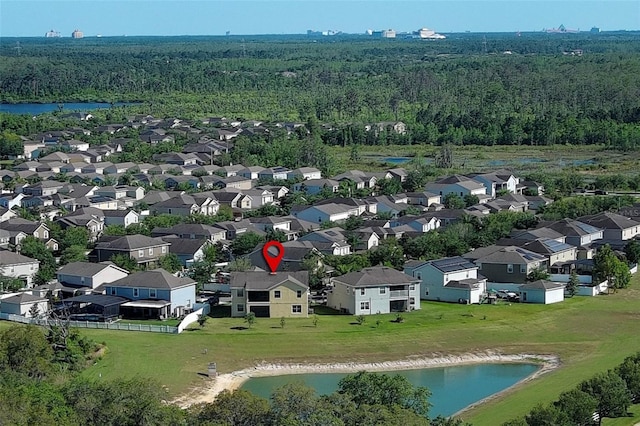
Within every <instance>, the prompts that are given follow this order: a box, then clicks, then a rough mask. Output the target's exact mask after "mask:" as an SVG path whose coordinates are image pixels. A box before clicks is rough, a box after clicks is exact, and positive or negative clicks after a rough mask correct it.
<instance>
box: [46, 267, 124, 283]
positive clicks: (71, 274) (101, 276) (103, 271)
mask: <svg viewBox="0 0 640 426" xmlns="http://www.w3.org/2000/svg"><path fill="white" fill-rule="evenodd" d="M127 275H129V272H128V271H126V270H124V269H122V268H120V267H118V266H116V265H114V264H113V263H111V262H100V263H91V262H72V263H67V264H66V265H64V266H63V267H62V268H60V269H58V275H57V277H58V282H60V283H62V284H64V285H65V286H67V287H74V288H80V287H88V288H92V289H95V288H97V287H98V286H101V285H102V284H106V283H110V282H113V281H116V280H119V279H121V278H124V277H126V276H127Z"/></svg>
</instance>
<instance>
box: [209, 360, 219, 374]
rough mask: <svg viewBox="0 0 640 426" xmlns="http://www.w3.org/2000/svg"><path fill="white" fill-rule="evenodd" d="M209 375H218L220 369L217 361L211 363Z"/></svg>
mask: <svg viewBox="0 0 640 426" xmlns="http://www.w3.org/2000/svg"><path fill="white" fill-rule="evenodd" d="M208 371H209V373H208V374H209V377H218V370H217V368H216V363H215V362H210V363H209V370H208Z"/></svg>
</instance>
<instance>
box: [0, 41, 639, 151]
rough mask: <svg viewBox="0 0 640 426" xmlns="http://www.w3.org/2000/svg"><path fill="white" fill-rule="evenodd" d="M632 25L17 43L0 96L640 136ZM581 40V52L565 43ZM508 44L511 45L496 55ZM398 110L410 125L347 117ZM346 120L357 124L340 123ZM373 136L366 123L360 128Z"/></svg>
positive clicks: (485, 136)
mask: <svg viewBox="0 0 640 426" xmlns="http://www.w3.org/2000/svg"><path fill="white" fill-rule="evenodd" d="M638 43H640V42H639V41H638V40H637V39H636V38H634V37H633V36H631V35H629V36H624V35H617V36H616V38H613V37H611V36H601V37H597V36H591V35H584V34H581V35H557V37H555V36H554V37H551V36H549V35H542V34H540V35H533V34H529V35H523V36H522V37H515V36H511V35H501V36H498V35H496V36H492V37H490V39H489V40H488V41H487V44H486V45H487V47H488V49H487V52H486V53H484V51H483V44H484V43H483V41H482V39H480V38H478V37H477V36H471V35H470V36H467V37H463V36H458V37H452V38H451V39H448V40H445V41H443V42H438V43H420V42H417V41H415V40H413V41H411V40H394V41H392V42H389V41H386V40H374V39H366V38H343V39H334V40H331V42H328V40H326V39H325V40H323V39H313V40H309V39H300V38H297V39H296V38H283V39H270V38H255V39H251V40H241V39H238V38H229V39H221V38H210V39H207V38H184V39H179V38H166V39H156V38H134V39H131V40H123V39H103V40H88V39H87V40H83V41H80V42H76V41H71V40H59V41H53V42H52V41H49V40H25V41H22V40H21V49H20V55H19V56H18V55H17V54H16V50H15V49H13V47H15V46H14V45H12V44H10V41H7V42H3V43H2V45H0V56H1V57H2V61H0V93H2V100H3V101H24V100H31V101H43V100H49V101H56V102H64V101H72V100H107V101H116V100H140V101H143V102H144V105H142V106H141V108H144V112H146V113H149V112H150V113H156V114H160V113H162V112H166V113H167V114H178V115H180V116H182V117H187V118H188V117H198V116H202V115H204V114H212V115H231V114H233V115H241V116H244V117H247V118H256V119H262V120H270V121H274V120H300V121H304V120H306V117H308V116H309V115H310V114H311V115H314V116H315V117H316V118H317V119H318V120H320V121H322V122H329V123H333V124H335V125H336V126H335V127H334V130H332V131H330V132H327V134H326V136H325V137H324V138H323V139H324V140H325V142H327V143H336V144H349V143H366V144H389V143H394V142H395V143H434V144H435V143H438V144H439V143H443V142H447V143H453V144H482V145H495V144H508V145H514V144H516V145H517V144H528V145H550V144H554V143H572V144H593V143H598V144H604V145H606V146H609V147H615V148H620V149H634V148H636V147H637V145H638V144H639V143H640V129H639V127H638V124H637V123H638V120H639V119H640V100H639V99H638V97H637V96H636V94H637V92H638V88H640V60H639V58H638V55H637V47H638ZM575 49H581V50H582V51H583V52H584V55H583V56H577V55H565V54H563V53H566V52H571V51H574V50H575ZM505 51H509V52H511V54H503V52H505ZM389 120H402V121H404V122H406V123H407V124H408V125H409V133H408V134H407V135H397V134H395V133H393V132H386V131H383V132H382V135H380V134H378V135H376V136H375V137H372V135H371V133H370V132H362V131H361V128H360V126H355V125H353V124H355V123H367V122H369V123H370V122H377V121H389ZM349 123H351V124H352V125H351V126H349ZM367 133H369V134H367Z"/></svg>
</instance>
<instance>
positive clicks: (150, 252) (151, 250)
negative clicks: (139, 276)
mask: <svg viewBox="0 0 640 426" xmlns="http://www.w3.org/2000/svg"><path fill="white" fill-rule="evenodd" d="M149 256H153V248H150V249H149Z"/></svg>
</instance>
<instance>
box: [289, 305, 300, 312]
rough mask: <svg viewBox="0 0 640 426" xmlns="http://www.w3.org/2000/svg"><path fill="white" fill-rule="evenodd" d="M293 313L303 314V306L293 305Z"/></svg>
mask: <svg viewBox="0 0 640 426" xmlns="http://www.w3.org/2000/svg"><path fill="white" fill-rule="evenodd" d="M291 313H294V314H301V313H302V305H291Z"/></svg>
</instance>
